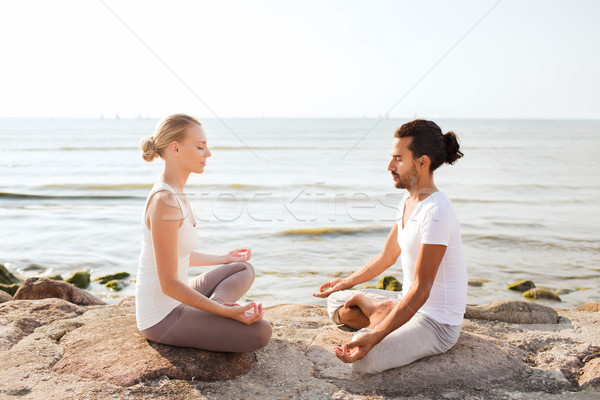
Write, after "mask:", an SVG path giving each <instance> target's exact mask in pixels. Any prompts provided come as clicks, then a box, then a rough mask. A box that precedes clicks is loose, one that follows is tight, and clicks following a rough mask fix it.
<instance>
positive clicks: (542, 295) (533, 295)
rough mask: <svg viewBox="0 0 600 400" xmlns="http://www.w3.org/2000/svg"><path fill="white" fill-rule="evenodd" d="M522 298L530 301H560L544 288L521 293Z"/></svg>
mask: <svg viewBox="0 0 600 400" xmlns="http://www.w3.org/2000/svg"><path fill="white" fill-rule="evenodd" d="M523 297H525V298H527V299H531V300H539V299H546V300H554V301H562V300H561V299H560V297H558V295H557V294H556V293H554V292H552V291H550V290H548V289H544V288H534V289H530V290H528V291H526V292H525V293H523Z"/></svg>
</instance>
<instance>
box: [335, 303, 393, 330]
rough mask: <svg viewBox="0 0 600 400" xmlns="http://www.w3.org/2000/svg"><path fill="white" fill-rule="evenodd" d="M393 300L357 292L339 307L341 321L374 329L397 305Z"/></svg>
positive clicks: (358, 326) (352, 326) (349, 324)
mask: <svg viewBox="0 0 600 400" xmlns="http://www.w3.org/2000/svg"><path fill="white" fill-rule="evenodd" d="M396 304H397V303H396V302H395V301H393V300H383V301H378V300H375V299H372V298H370V297H367V296H365V295H363V294H355V295H354V296H352V297H351V298H350V300H348V301H347V302H346V303H345V304H344V305H343V306H342V307H341V308H340V309H339V312H338V313H339V314H338V315H339V318H340V322H341V323H342V324H344V325H348V326H349V327H351V328H354V329H362V328H367V329H374V328H375V327H376V326H377V325H378V324H379V323H380V322H381V321H383V320H384V319H385V317H387V316H388V314H389V313H390V312H391V311H392V310H393V309H394V307H395V306H396Z"/></svg>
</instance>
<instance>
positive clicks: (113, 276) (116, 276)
mask: <svg viewBox="0 0 600 400" xmlns="http://www.w3.org/2000/svg"><path fill="white" fill-rule="evenodd" d="M128 277H129V273H128V272H117V273H115V274H108V275H103V276H99V277H97V278H96V279H94V282H96V281H98V282H100V283H101V284H103V285H105V284H106V283H108V282H109V281H112V280H114V279H123V278H128Z"/></svg>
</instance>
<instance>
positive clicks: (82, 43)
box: [0, 0, 600, 119]
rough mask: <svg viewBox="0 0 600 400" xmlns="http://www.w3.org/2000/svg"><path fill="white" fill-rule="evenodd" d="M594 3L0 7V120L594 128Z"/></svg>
mask: <svg viewBox="0 0 600 400" xmlns="http://www.w3.org/2000/svg"><path fill="white" fill-rule="evenodd" d="M599 17H600V2H598V1H596V0H590V1H581V0H573V1H553V0H548V1H541V0H540V1H537V0H526V1H522V0H500V1H499V2H498V0H492V1H489V0H472V1H452V2H448V1H441V0H440V1H432V0H429V1H428V0H425V1H393V0H389V1H383V0H380V1H378V0H373V1H368V2H367V1H352V0H349V1H348V0H346V1H311V0H307V1H301V2H299V1H298V2H292V1H274V0H273V1H261V0H255V1H233V0H219V1H216V0H215V1H168V2H167V1H162V2H158V1H127V0H125V1H116V0H72V1H65V0H54V1H51V2H49V1H30V0H20V1H8V0H0V54H1V56H0V117H59V118H62V117H91V118H98V117H100V116H104V117H107V118H114V117H115V115H116V114H118V115H119V116H120V117H132V118H135V117H149V118H160V117H163V116H165V115H167V114H170V113H173V112H186V113H190V114H192V115H195V116H197V117H199V118H207V117H220V118H232V117H244V118H245V117H251V118H261V117H262V118H285V117H290V118H296V117H306V118H312V117H317V118H328V117H335V118H363V117H367V118H377V117H380V116H385V115H389V117H392V118H393V117H398V118H411V117H422V118H532V119H599V118H600V96H599V95H598V93H600V77H599V76H598V71H600V52H599V51H598V45H599V43H600V24H598V18H599Z"/></svg>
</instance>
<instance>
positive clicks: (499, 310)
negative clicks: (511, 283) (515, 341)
mask: <svg viewBox="0 0 600 400" xmlns="http://www.w3.org/2000/svg"><path fill="white" fill-rule="evenodd" d="M465 318H469V319H485V320H489V321H503V322H510V323H513V324H555V323H557V322H558V314H557V313H556V311H554V310H553V309H551V308H550V307H546V306H542V305H540V304H535V303H530V302H527V301H521V300H500V301H495V302H493V303H488V304H482V305H478V306H472V305H468V306H467V310H466V313H465Z"/></svg>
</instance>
